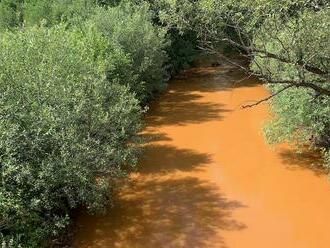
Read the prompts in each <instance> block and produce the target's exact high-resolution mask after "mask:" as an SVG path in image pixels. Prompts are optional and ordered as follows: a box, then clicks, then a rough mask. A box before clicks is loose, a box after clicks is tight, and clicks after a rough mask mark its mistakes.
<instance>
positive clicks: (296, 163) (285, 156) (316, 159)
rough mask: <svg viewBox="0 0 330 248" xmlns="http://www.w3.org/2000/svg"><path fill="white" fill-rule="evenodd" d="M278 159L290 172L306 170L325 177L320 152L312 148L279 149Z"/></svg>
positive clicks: (325, 173)
mask: <svg viewBox="0 0 330 248" xmlns="http://www.w3.org/2000/svg"><path fill="white" fill-rule="evenodd" d="M279 154H280V157H281V159H282V162H283V164H285V165H287V168H288V169H290V170H301V169H308V170H311V171H313V172H314V173H315V175H317V176H322V175H327V174H328V171H327V170H325V168H324V167H323V165H324V160H323V156H322V154H321V151H320V150H317V149H312V148H302V149H299V150H298V149H281V151H280V153H279Z"/></svg>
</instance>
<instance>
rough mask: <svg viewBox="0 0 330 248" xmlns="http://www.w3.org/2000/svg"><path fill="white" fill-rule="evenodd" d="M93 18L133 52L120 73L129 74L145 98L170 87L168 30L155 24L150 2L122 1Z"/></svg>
mask: <svg viewBox="0 0 330 248" xmlns="http://www.w3.org/2000/svg"><path fill="white" fill-rule="evenodd" d="M91 22H92V23H93V24H94V25H95V27H96V29H97V30H98V31H99V32H101V33H102V34H103V35H104V36H105V37H106V38H107V39H108V40H109V41H110V42H111V43H113V44H114V45H116V46H117V47H118V48H119V49H121V50H122V51H123V52H124V53H125V54H127V55H128V56H129V59H130V61H131V64H130V65H128V64H126V66H128V67H126V68H122V69H120V70H121V71H122V73H119V74H121V75H122V76H125V78H124V80H122V81H123V82H125V84H128V85H129V86H130V88H131V89H132V90H133V91H134V92H136V94H137V97H138V99H139V100H140V101H141V102H146V101H147V100H148V99H150V98H151V97H152V95H153V94H154V93H156V92H159V91H161V90H163V89H164V88H165V87H166V84H165V82H164V80H165V77H166V68H164V63H165V62H166V60H167V55H166V53H165V52H164V49H165V48H166V46H167V44H166V41H165V30H163V29H161V28H159V27H157V26H155V25H153V23H152V16H151V14H150V12H149V7H148V5H147V4H141V5H140V6H134V5H132V4H129V3H122V4H120V5H119V6H117V7H114V8H109V9H99V10H98V13H97V14H96V15H95V16H94V17H93V18H92V21H91ZM125 73H129V74H128V75H125Z"/></svg>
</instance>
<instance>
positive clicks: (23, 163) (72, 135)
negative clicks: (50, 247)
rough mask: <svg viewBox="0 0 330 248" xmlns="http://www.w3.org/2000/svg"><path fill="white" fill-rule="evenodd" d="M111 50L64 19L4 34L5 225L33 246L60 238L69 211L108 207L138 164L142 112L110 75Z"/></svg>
mask: <svg viewBox="0 0 330 248" xmlns="http://www.w3.org/2000/svg"><path fill="white" fill-rule="evenodd" d="M107 49H109V43H108V41H107V40H106V39H104V38H103V37H102V36H101V35H99V34H98V33H96V32H94V33H88V32H87V34H86V33H83V32H81V31H76V30H71V31H68V30H66V29H65V27H64V26H63V25H60V26H55V27H53V28H50V29H46V28H43V27H41V28H36V27H35V28H29V29H26V30H25V31H24V32H18V33H10V32H6V33H3V34H2V35H1V37H0V91H1V96H0V172H1V174H0V223H1V224H0V228H1V229H2V232H3V233H5V234H9V235H10V234H14V235H22V237H21V240H23V241H24V243H25V244H27V246H32V247H33V246H37V247H40V242H41V240H42V239H45V238H49V237H51V236H52V235H56V234H58V232H59V231H60V230H61V229H62V228H63V227H64V226H66V225H67V223H68V221H69V217H68V216H69V215H68V214H69V212H70V209H73V208H75V207H77V206H80V205H85V206H86V207H87V208H88V209H91V210H98V209H101V208H102V206H103V205H104V204H105V203H106V202H108V201H109V200H111V195H110V194H109V192H111V191H109V186H111V182H112V181H113V180H114V179H115V178H117V177H120V176H122V175H124V174H125V173H126V172H127V169H129V168H131V167H132V166H134V165H135V162H136V155H135V153H136V149H135V144H136V143H135V141H136V133H137V132H138V131H139V129H140V116H141V109H140V107H139V105H138V101H137V100H136V99H135V96H134V94H133V93H131V91H130V90H129V89H128V88H127V87H126V86H123V85H119V84H118V83H117V81H118V80H117V79H116V78H110V77H107V78H106V75H105V73H104V68H105V67H106V68H107V70H108V72H110V74H109V75H115V74H114V73H111V70H109V68H115V64H116V61H106V60H105V59H106V54H107V53H106V51H107ZM112 51H113V53H114V56H112V58H116V56H115V50H112ZM117 57H119V56H117ZM111 63H112V64H113V66H110V64H111ZM1 229H0V231H1Z"/></svg>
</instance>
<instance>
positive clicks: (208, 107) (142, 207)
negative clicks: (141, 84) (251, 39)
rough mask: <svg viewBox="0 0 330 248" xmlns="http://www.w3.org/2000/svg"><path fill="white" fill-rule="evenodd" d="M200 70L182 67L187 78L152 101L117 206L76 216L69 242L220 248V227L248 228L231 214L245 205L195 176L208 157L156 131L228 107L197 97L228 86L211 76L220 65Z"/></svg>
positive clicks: (213, 114) (138, 247)
mask: <svg viewBox="0 0 330 248" xmlns="http://www.w3.org/2000/svg"><path fill="white" fill-rule="evenodd" d="M213 69H214V68H213ZM213 69H212V70H213ZM198 70H199V72H198ZM203 70H204V69H203V68H201V69H195V70H193V72H192V71H190V72H187V77H188V76H189V74H192V75H190V76H189V78H188V79H185V78H184V77H185V75H184V74H183V75H181V76H180V77H181V78H180V77H178V78H177V79H175V80H174V83H172V84H171V85H170V87H169V89H168V91H167V93H165V94H164V95H163V96H161V97H160V99H159V101H157V102H155V103H154V104H153V106H152V107H151V110H150V112H149V113H148V116H146V121H147V123H148V126H147V129H146V132H145V133H143V134H142V136H143V138H145V139H147V140H149V144H147V145H146V146H145V151H144V155H143V156H142V158H141V161H140V167H139V172H138V173H137V174H134V175H133V176H132V180H131V181H129V182H122V183H121V185H120V192H119V195H118V198H117V200H115V204H114V206H115V207H114V208H111V209H108V213H107V214H106V215H104V216H90V215H87V214H84V215H82V216H81V217H80V221H78V222H79V223H80V228H79V229H80V230H79V232H78V233H79V235H78V237H77V239H76V240H77V242H75V244H74V247H93V248H100V247H104V248H105V247H125V248H126V247H127V248H157V247H159V248H208V247H217V248H218V247H219V248H221V247H222V248H226V247H227V246H226V243H225V240H224V239H223V235H222V233H221V232H224V231H240V230H242V229H244V228H246V226H245V225H244V224H242V223H240V222H238V221H236V220H235V219H234V218H233V216H232V213H233V211H235V210H236V209H239V208H243V207H245V206H244V205H243V204H242V203H240V202H238V201H235V200H231V199H228V198H226V197H225V195H223V194H222V192H221V189H219V187H218V186H216V185H214V184H213V183H212V182H211V181H207V180H205V179H203V177H199V176H198V173H199V172H200V171H201V169H202V168H203V167H205V166H207V165H208V164H210V163H211V162H212V159H211V156H210V154H207V153H200V152H197V151H194V150H191V149H183V148H178V147H175V146H174V145H173V143H172V142H173V140H172V139H171V138H172V137H171V138H170V137H168V136H167V134H166V132H162V131H160V130H159V128H160V127H162V126H169V125H176V126H182V125H186V124H198V123H201V122H205V121H212V120H219V119H221V118H223V115H224V114H226V113H227V112H229V111H231V110H229V109H226V108H225V106H224V105H221V104H217V103H214V102H205V101H202V100H203V95H202V94H201V93H202V92H204V93H208V92H212V91H219V90H230V88H231V86H230V84H229V83H228V82H229V81H228V80H227V79H221V77H222V76H219V78H217V73H220V74H221V73H222V72H219V70H214V71H213V72H210V70H211V69H205V72H203ZM194 73H195V74H194ZM223 73H224V74H226V73H228V72H223ZM220 74H219V75H220ZM227 83H228V85H227ZM196 173H197V174H196Z"/></svg>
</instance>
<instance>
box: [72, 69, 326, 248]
mask: <svg viewBox="0 0 330 248" xmlns="http://www.w3.org/2000/svg"><path fill="white" fill-rule="evenodd" d="M243 77H244V75H243V73H241V72H239V71H238V70H237V69H235V68H234V67H232V66H230V65H222V66H220V67H199V68H194V69H190V70H187V71H185V72H184V73H182V74H181V75H179V76H178V77H177V78H175V79H173V80H172V82H171V83H170V85H169V88H168V90H167V92H166V93H165V94H163V95H162V96H161V97H160V98H159V99H158V100H157V101H156V102H154V103H153V104H152V105H151V107H150V111H149V113H148V114H147V117H146V122H147V126H146V128H145V130H144V135H145V136H146V137H148V138H150V140H151V141H150V142H148V144H147V145H146V149H145V152H144V154H143V156H142V158H141V161H140V167H139V169H138V172H136V173H133V174H132V175H131V181H130V182H129V183H123V184H122V185H121V188H122V189H121V191H120V193H119V196H118V198H119V199H118V200H117V201H116V204H115V206H114V208H111V209H110V208H109V211H108V214H106V215H105V216H89V215H87V214H86V215H83V216H80V217H79V218H78V226H79V228H78V231H77V234H76V235H75V237H74V241H73V246H74V247H79V248H87V247H95V248H101V247H102V248H103V247H109V248H111V247H115V248H117V247H125V248H126V247H127V248H183V247H186V248H204V247H205V248H208V247H210V248H214V247H223V248H252V247H253V248H259V247H261V248H328V247H330V183H329V182H328V179H327V176H326V175H325V174H324V173H322V170H318V169H315V168H317V167H315V168H314V166H317V164H318V163H319V159H317V156H316V155H315V154H313V153H311V152H309V154H308V153H306V154H305V153H296V152H295V151H294V150H292V149H290V148H289V146H287V145H281V146H277V147H272V146H270V145H268V144H267V143H266V141H265V139H264V137H263V133H262V127H263V125H264V123H265V121H266V120H267V119H269V112H268V105H267V104H262V105H258V106H256V107H254V108H245V109H242V108H241V106H242V104H246V103H251V102H253V101H255V100H258V99H261V98H263V97H265V96H267V94H268V93H267V91H266V89H265V88H264V87H263V86H260V85H259V84H258V82H257V80H255V79H251V78H250V79H245V80H243Z"/></svg>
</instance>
